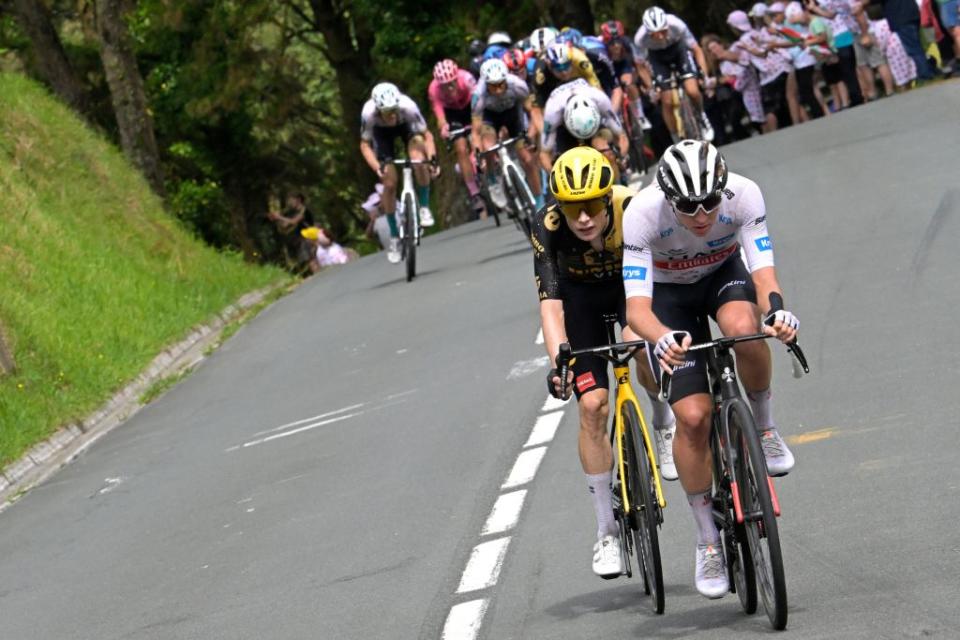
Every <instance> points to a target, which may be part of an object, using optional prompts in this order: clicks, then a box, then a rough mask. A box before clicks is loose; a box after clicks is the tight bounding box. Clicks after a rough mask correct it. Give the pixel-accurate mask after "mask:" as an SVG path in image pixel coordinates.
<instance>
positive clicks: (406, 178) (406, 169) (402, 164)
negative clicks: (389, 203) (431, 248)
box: [391, 159, 429, 244]
mask: <svg viewBox="0 0 960 640" xmlns="http://www.w3.org/2000/svg"><path fill="white" fill-rule="evenodd" d="M391 162H392V163H393V164H394V165H396V166H397V167H399V168H400V170H401V176H402V177H401V181H402V185H403V186H402V187H401V189H400V196H399V198H398V199H397V200H398V201H399V202H400V205H401V208H402V209H403V212H402V213H403V215H404V216H407V215H411V214H412V215H413V230H414V237H413V241H414V242H416V243H417V244H420V234H421V229H420V216H419V215H417V212H416V211H412V212H409V211H407V210H406V202H407V196H409V197H410V201H411V202H413V206H414V209H416V206H417V193H416V191H415V190H414V186H413V185H414V184H416V182H415V181H414V178H413V167H414V166H415V165H418V164H429V162H428V161H426V160H410V159H400V160H397V159H394V160H391ZM399 227H400V229H399V230H400V239H401V240H403V239H404V235H403V229H404V225H403V224H400V225H399Z"/></svg>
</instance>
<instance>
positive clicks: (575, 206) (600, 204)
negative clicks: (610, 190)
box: [557, 197, 610, 220]
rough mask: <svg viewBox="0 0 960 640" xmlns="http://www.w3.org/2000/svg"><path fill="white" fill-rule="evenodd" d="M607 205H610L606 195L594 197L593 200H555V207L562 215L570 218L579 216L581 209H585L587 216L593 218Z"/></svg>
mask: <svg viewBox="0 0 960 640" xmlns="http://www.w3.org/2000/svg"><path fill="white" fill-rule="evenodd" d="M608 206H610V199H609V198H607V197H603V198H594V199H593V200H580V201H578V202H561V201H559V200H557V207H559V208H560V211H561V212H562V213H563V215H565V216H567V217H568V218H570V219H571V220H576V219H577V218H579V217H580V212H581V211H586V212H587V216H589V217H591V218H595V217H597V216H598V215H600V214H601V213H603V212H604V211H606V210H607V207H608Z"/></svg>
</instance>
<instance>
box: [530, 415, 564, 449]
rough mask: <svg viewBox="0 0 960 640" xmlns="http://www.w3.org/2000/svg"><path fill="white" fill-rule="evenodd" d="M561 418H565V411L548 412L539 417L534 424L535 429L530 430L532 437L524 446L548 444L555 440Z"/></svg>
mask: <svg viewBox="0 0 960 640" xmlns="http://www.w3.org/2000/svg"><path fill="white" fill-rule="evenodd" d="M561 420H563V411H554V412H553V413H547V414H544V415H542V416H540V417H539V418H537V422H536V424H534V425H533V431H531V432H530V438H528V439H527V443H526V444H525V445H523V446H524V448H526V447H532V446H534V445H538V444H547V443H549V442H550V441H551V440H553V436H554V435H556V433H557V427H559V426H560V421H561Z"/></svg>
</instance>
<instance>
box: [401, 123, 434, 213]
mask: <svg viewBox="0 0 960 640" xmlns="http://www.w3.org/2000/svg"><path fill="white" fill-rule="evenodd" d="M407 153H408V154H410V159H411V160H426V159H427V147H426V144H425V143H424V140H423V137H422V136H413V137H412V138H410V142H409V143H407ZM413 175H414V178H415V182H416V183H417V201H418V204H419V205H420V206H421V207H429V206H430V168H429V167H428V166H427V165H425V164H418V165H417V166H415V167H414V168H413Z"/></svg>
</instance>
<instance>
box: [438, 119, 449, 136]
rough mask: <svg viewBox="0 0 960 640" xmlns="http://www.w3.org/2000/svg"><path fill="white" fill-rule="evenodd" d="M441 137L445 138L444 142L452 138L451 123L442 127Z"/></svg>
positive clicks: (446, 123) (445, 123)
mask: <svg viewBox="0 0 960 640" xmlns="http://www.w3.org/2000/svg"><path fill="white" fill-rule="evenodd" d="M440 137H441V138H443V139H444V140H446V139H447V138H449V137H450V123H449V122H444V123H443V124H442V125H440Z"/></svg>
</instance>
